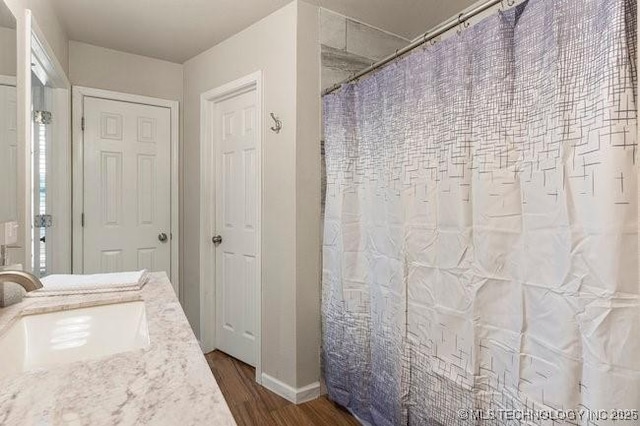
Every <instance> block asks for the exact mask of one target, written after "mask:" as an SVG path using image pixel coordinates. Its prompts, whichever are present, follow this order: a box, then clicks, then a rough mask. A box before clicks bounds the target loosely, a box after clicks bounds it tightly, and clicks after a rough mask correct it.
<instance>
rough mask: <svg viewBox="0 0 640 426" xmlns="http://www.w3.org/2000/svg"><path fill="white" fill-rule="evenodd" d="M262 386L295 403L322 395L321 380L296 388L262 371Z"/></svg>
mask: <svg viewBox="0 0 640 426" xmlns="http://www.w3.org/2000/svg"><path fill="white" fill-rule="evenodd" d="M262 386H264V387H265V388H267V389H269V390H270V391H271V392H274V393H276V394H278V395H280V396H281V397H283V398H284V399H286V400H287V401H291V402H293V403H294V404H302V403H303V402H307V401H311V400H312V399H316V398H318V397H319V396H320V382H315V383H311V384H310V385H307V386H303V387H301V388H297V389H295V388H292V387H291V386H289V385H288V384H286V383H284V382H281V381H280V380H278V379H275V378H273V377H271V376H269V375H268V374H265V373H262Z"/></svg>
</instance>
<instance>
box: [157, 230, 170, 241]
mask: <svg viewBox="0 0 640 426" xmlns="http://www.w3.org/2000/svg"><path fill="white" fill-rule="evenodd" d="M168 239H169V237H167V234H165V233H164V232H162V233H161V234H159V235H158V240H159V241H160V242H161V243H166V242H167V240H168Z"/></svg>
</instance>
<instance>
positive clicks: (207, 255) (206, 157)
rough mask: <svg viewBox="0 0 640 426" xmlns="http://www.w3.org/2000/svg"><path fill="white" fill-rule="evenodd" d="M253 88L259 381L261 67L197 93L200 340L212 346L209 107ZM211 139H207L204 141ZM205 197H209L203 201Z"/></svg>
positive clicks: (212, 224)
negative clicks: (256, 129)
mask: <svg viewBox="0 0 640 426" xmlns="http://www.w3.org/2000/svg"><path fill="white" fill-rule="evenodd" d="M254 87H255V90H256V103H257V105H258V114H257V118H256V126H257V128H258V129H259V131H258V132H257V140H256V155H257V157H258V158H257V159H256V166H257V167H258V170H256V176H257V177H258V179H259V183H258V186H257V188H258V194H257V196H256V199H257V201H258V211H259V212H260V214H259V215H258V221H257V233H256V234H257V236H258V243H257V247H258V250H257V254H256V267H257V269H258V273H257V275H258V277H259V280H258V295H259V297H257V298H256V312H257V315H256V318H257V324H256V331H257V336H256V382H258V383H261V382H262V288H263V286H262V282H263V279H264V278H263V276H262V216H263V214H262V206H263V203H262V193H263V178H262V170H263V164H262V158H263V155H262V149H263V148H262V141H263V140H264V135H263V133H264V129H263V125H262V123H263V117H264V104H263V83H262V71H257V72H255V73H253V74H250V75H247V76H245V77H242V78H239V79H237V80H234V81H232V82H230V83H227V84H224V85H222V86H220V87H217V88H215V89H212V90H209V91H207V92H204V93H202V94H201V95H200V233H201V237H200V340H201V341H202V344H203V347H204V349H205V351H206V352H209V351H212V350H214V349H215V348H216V336H215V330H216V324H215V320H216V312H215V306H216V299H215V297H216V295H215V265H214V264H213V263H214V262H212V261H211V260H212V259H215V254H214V246H213V243H212V242H211V237H212V236H213V235H214V232H215V229H214V227H215V211H216V210H215V198H214V197H211V194H213V193H214V189H215V175H214V174H213V170H214V166H215V159H214V152H215V150H214V149H213V143H212V141H213V129H212V127H213V124H212V122H211V119H210V118H211V114H212V107H213V105H214V104H215V103H216V102H219V101H221V100H224V99H227V98H228V97H229V96H234V95H236V94H237V93H238V92H242V91H243V90H246V89H252V88H254ZM207 142H211V143H207ZM207 200H209V201H207Z"/></svg>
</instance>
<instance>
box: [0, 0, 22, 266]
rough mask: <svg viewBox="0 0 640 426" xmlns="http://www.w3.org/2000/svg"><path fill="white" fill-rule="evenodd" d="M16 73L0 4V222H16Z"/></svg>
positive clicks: (11, 30)
mask: <svg viewBox="0 0 640 426" xmlns="http://www.w3.org/2000/svg"><path fill="white" fill-rule="evenodd" d="M16 70H17V48H16V19H15V17H14V16H13V14H12V13H11V11H10V10H9V9H8V8H7V6H6V5H5V4H4V2H0V223H5V222H14V221H16V220H17V219H18V212H17V208H18V199H17V194H18V191H17V185H18V170H17V164H18V159H17V154H18V147H17V142H18V139H17V131H18V129H17V102H16V100H17V97H16V96H17V95H16ZM0 244H2V245H4V244H5V241H2V242H0ZM2 251H3V252H4V249H3V250H2ZM3 258H4V256H3ZM3 265H4V262H3V259H0V266H3Z"/></svg>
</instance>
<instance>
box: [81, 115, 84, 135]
mask: <svg viewBox="0 0 640 426" xmlns="http://www.w3.org/2000/svg"><path fill="white" fill-rule="evenodd" d="M80 127H81V128H82V131H83V132H84V117H82V119H81V120H80Z"/></svg>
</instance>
